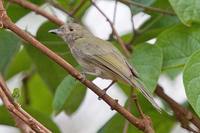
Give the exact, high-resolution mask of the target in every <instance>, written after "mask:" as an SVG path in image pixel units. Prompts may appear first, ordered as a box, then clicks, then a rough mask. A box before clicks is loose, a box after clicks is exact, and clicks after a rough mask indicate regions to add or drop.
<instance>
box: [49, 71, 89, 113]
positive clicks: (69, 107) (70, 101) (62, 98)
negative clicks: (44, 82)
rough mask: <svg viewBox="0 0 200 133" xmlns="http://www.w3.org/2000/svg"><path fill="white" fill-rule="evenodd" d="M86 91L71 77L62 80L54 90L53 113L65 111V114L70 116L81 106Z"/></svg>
mask: <svg viewBox="0 0 200 133" xmlns="http://www.w3.org/2000/svg"><path fill="white" fill-rule="evenodd" d="M85 92H86V89H85V88H84V86H83V85H82V84H81V83H79V82H78V81H76V80H75V79H74V78H73V77H72V76H70V75H68V76H67V77H65V78H64V79H63V81H62V82H61V83H60V84H59V86H58V87H57V89H56V93H55V96H54V101H53V108H54V111H55V113H56V114H57V113H59V112H60V111H61V110H63V109H65V112H66V113H67V114H72V113H73V112H74V111H76V109H77V108H78V107H79V105H80V104H81V102H82V100H83V98H84V96H85Z"/></svg>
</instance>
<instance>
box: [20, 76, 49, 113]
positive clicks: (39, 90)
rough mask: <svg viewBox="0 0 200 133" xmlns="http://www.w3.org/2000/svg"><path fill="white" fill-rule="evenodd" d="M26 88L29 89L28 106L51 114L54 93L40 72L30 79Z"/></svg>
mask: <svg viewBox="0 0 200 133" xmlns="http://www.w3.org/2000/svg"><path fill="white" fill-rule="evenodd" d="M24 89H27V90H26V91H27V93H28V95H27V97H28V100H29V104H28V105H26V106H30V107H31V108H33V109H34V110H37V111H39V112H41V113H44V114H47V115H51V113H52V106H51V105H52V101H53V95H52V93H51V91H50V90H49V89H48V87H47V86H46V84H45V83H44V82H43V80H42V79H41V77H40V76H39V75H38V74H34V75H32V77H30V78H29V79H28V83H27V88H24ZM24 89H23V90H24ZM22 92H23V91H22ZM23 94H24V92H23Z"/></svg>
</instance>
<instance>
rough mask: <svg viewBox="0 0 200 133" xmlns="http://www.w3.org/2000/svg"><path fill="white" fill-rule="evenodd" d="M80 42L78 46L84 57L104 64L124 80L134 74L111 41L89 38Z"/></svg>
mask: <svg viewBox="0 0 200 133" xmlns="http://www.w3.org/2000/svg"><path fill="white" fill-rule="evenodd" d="M81 42H82V43H80V46H79V48H80V47H81V49H82V50H83V51H84V54H86V55H87V57H86V58H88V59H91V61H93V60H95V61H96V62H94V63H95V64H96V63H99V65H102V64H103V65H105V66H106V67H107V68H109V69H110V70H111V71H112V72H115V73H117V74H118V75H119V76H121V77H122V78H123V79H124V80H125V78H131V76H135V74H134V71H133V69H132V67H131V65H130V64H129V63H128V61H127V60H126V58H125V57H124V56H123V55H122V54H121V53H120V52H119V51H118V49H116V48H115V47H114V46H113V45H112V43H110V42H108V41H104V40H101V39H98V38H91V39H87V40H86V41H83V40H82V41H81ZM83 42H84V43H83ZM86 51H87V52H86Z"/></svg>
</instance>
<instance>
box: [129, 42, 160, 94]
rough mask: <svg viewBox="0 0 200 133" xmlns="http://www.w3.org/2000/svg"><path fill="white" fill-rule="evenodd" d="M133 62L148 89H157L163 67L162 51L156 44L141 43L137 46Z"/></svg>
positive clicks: (132, 58)
mask: <svg viewBox="0 0 200 133" xmlns="http://www.w3.org/2000/svg"><path fill="white" fill-rule="evenodd" d="M130 61H131V63H132V64H133V65H134V67H135V68H136V70H137V71H138V73H139V77H140V78H141V79H142V80H143V82H144V84H145V85H146V87H147V89H149V90H150V91H151V92H153V91H154V90H155V87H156V85H157V80H158V77H159V75H160V72H161V67H162V52H161V50H160V48H158V47H157V46H155V45H150V44H141V45H138V46H136V47H135V49H134V52H133V55H132V57H131V60H130Z"/></svg>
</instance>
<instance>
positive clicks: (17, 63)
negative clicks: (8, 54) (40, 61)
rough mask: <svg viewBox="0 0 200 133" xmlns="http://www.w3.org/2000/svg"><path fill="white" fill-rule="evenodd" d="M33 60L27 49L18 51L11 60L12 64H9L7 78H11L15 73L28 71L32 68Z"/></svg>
mask: <svg viewBox="0 0 200 133" xmlns="http://www.w3.org/2000/svg"><path fill="white" fill-rule="evenodd" d="M31 65H32V62H31V60H30V58H29V56H28V54H27V52H26V50H25V49H24V48H23V49H22V50H20V52H18V53H17V54H16V55H15V56H14V57H13V59H12V61H11V62H10V65H9V66H8V69H7V71H6V73H5V77H6V79H9V78H11V77H12V76H14V75H15V74H17V73H19V72H22V71H27V70H28V69H30V68H31Z"/></svg>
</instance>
